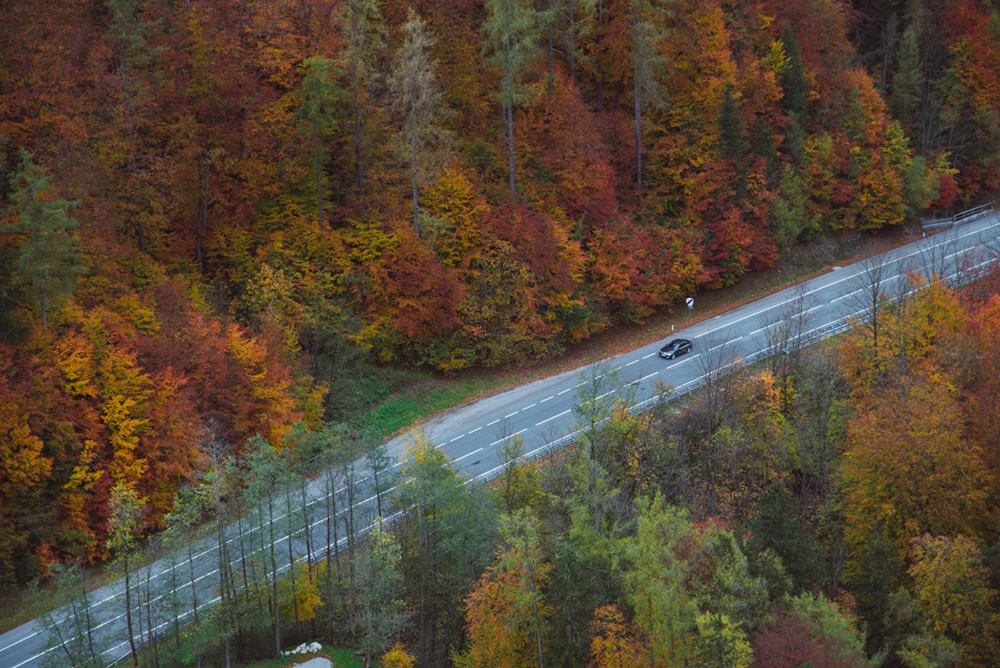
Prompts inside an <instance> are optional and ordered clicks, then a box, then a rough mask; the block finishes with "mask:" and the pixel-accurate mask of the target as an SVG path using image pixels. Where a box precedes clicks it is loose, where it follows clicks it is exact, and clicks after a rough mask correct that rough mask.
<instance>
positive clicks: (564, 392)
mask: <svg viewBox="0 0 1000 668" xmlns="http://www.w3.org/2000/svg"><path fill="white" fill-rule="evenodd" d="M570 389H571V388H568V387H567V388H566V389H565V390H563V391H562V392H556V396H557V397H561V396H562V395H564V394H566V393H567V392H569V391H570Z"/></svg>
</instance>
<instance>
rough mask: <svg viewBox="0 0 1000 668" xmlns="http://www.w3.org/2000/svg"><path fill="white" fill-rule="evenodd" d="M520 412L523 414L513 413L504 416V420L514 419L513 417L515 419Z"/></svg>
mask: <svg viewBox="0 0 1000 668" xmlns="http://www.w3.org/2000/svg"><path fill="white" fill-rule="evenodd" d="M520 412H521V411H514V412H513V413H511V414H510V415H504V416H503V419H504V420H506V419H507V418H512V417H514V416H515V415H517V414H518V413H520Z"/></svg>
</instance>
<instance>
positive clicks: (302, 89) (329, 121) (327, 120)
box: [295, 56, 347, 225]
mask: <svg viewBox="0 0 1000 668" xmlns="http://www.w3.org/2000/svg"><path fill="white" fill-rule="evenodd" d="M301 69H302V70H303V71H304V72H305V76H304V77H303V78H302V83H301V84H299V89H298V97H299V108H298V110H297V111H296V113H295V115H296V116H297V117H298V118H299V119H301V120H302V121H304V122H305V124H306V125H307V127H308V129H307V131H306V133H307V134H308V136H309V139H310V140H311V143H312V153H313V169H314V170H315V172H316V224H317V225H320V224H322V222H323V167H324V165H325V164H326V150H325V147H324V144H323V139H324V138H325V136H326V134H327V133H328V132H330V130H332V129H333V128H334V127H335V126H336V124H337V103H338V102H339V101H340V100H342V99H343V98H345V97H346V96H347V94H346V93H345V92H344V91H343V90H342V89H341V88H340V86H338V85H337V84H336V82H335V81H334V77H335V76H337V74H339V72H338V71H337V69H336V68H335V67H334V66H333V62H332V61H330V60H328V59H326V58H323V57H322V56H312V57H311V58H307V59H306V60H305V62H303V63H302V67H301Z"/></svg>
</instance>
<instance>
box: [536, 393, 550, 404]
mask: <svg viewBox="0 0 1000 668" xmlns="http://www.w3.org/2000/svg"><path fill="white" fill-rule="evenodd" d="M552 398H553V395H551V394H550V395H549V396H547V397H545V398H544V399H542V400H541V401H539V402H538V403H540V404H544V403H545V402H546V401H548V400H549V399H552Z"/></svg>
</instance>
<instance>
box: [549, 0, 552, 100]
mask: <svg viewBox="0 0 1000 668" xmlns="http://www.w3.org/2000/svg"><path fill="white" fill-rule="evenodd" d="M552 17H553V14H552V0H549V20H548V24H549V81H548V86H549V102H551V101H552Z"/></svg>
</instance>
